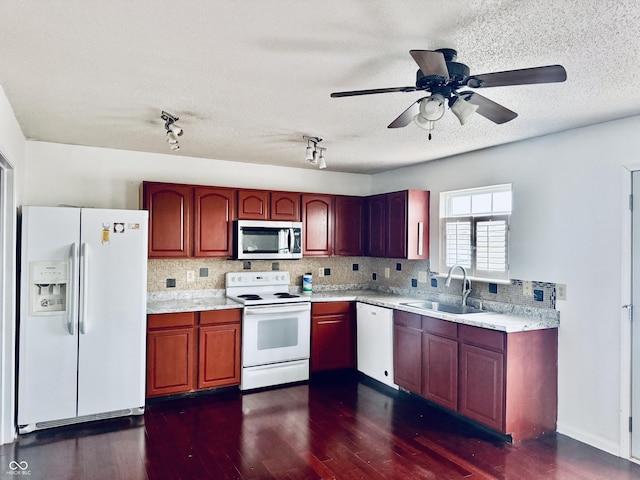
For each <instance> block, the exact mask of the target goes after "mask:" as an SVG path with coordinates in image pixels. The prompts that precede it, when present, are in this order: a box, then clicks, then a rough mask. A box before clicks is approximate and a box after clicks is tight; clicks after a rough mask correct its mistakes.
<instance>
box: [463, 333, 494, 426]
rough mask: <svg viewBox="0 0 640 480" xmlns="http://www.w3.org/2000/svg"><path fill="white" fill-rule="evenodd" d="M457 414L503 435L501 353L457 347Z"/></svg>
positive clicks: (471, 347)
mask: <svg viewBox="0 0 640 480" xmlns="http://www.w3.org/2000/svg"><path fill="white" fill-rule="evenodd" d="M460 376H461V377H460V408H459V413H460V414H461V415H464V416H466V417H469V418H471V419H473V420H476V421H477V422H480V423H482V424H484V425H486V426H488V427H491V428H493V429H495V430H498V431H500V432H504V405H505V393H504V354H502V353H497V352H493V351H491V350H485V349H483V348H478V347H475V346H473V345H467V344H465V343H461V344H460Z"/></svg>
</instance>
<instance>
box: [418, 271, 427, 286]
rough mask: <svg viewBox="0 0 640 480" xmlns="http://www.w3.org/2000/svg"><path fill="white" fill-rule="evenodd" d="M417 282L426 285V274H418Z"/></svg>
mask: <svg viewBox="0 0 640 480" xmlns="http://www.w3.org/2000/svg"><path fill="white" fill-rule="evenodd" d="M418 282H420V283H427V272H418Z"/></svg>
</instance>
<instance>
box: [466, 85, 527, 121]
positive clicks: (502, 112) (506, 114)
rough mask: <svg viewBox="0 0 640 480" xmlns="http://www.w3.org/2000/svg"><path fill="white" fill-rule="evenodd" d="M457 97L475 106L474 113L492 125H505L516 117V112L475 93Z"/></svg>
mask: <svg viewBox="0 0 640 480" xmlns="http://www.w3.org/2000/svg"><path fill="white" fill-rule="evenodd" d="M458 95H460V97H462V99H463V100H466V101H467V102H469V103H470V104H472V105H477V106H478V110H476V113H479V114H480V115H482V116H483V117H485V118H487V119H489V120H491V121H492V122H494V123H498V124H500V123H506V122H508V121H510V120H513V119H514V118H516V117H517V116H518V114H517V113H516V112H513V111H511V110H509V109H508V108H506V107H503V106H502V105H500V104H499V103H496V102H494V101H493V100H489V99H488V98H487V97H483V96H482V95H479V94H477V93H476V92H460V93H459V94H458Z"/></svg>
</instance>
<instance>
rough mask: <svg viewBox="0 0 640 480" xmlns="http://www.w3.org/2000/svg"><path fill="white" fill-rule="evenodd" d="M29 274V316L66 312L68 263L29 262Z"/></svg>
mask: <svg viewBox="0 0 640 480" xmlns="http://www.w3.org/2000/svg"><path fill="white" fill-rule="evenodd" d="M29 274H30V277H29V278H30V279H31V281H30V282H29V285H30V289H31V291H30V295H29V297H30V302H29V314H30V315H35V316H40V315H47V314H61V313H64V312H66V310H67V290H68V288H69V286H68V285H69V263H68V262H31V263H30V264H29Z"/></svg>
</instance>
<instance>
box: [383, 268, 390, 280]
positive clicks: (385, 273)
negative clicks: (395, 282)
mask: <svg viewBox="0 0 640 480" xmlns="http://www.w3.org/2000/svg"><path fill="white" fill-rule="evenodd" d="M390 276H391V271H390V270H389V267H386V268H385V269H384V278H389V277H390Z"/></svg>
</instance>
